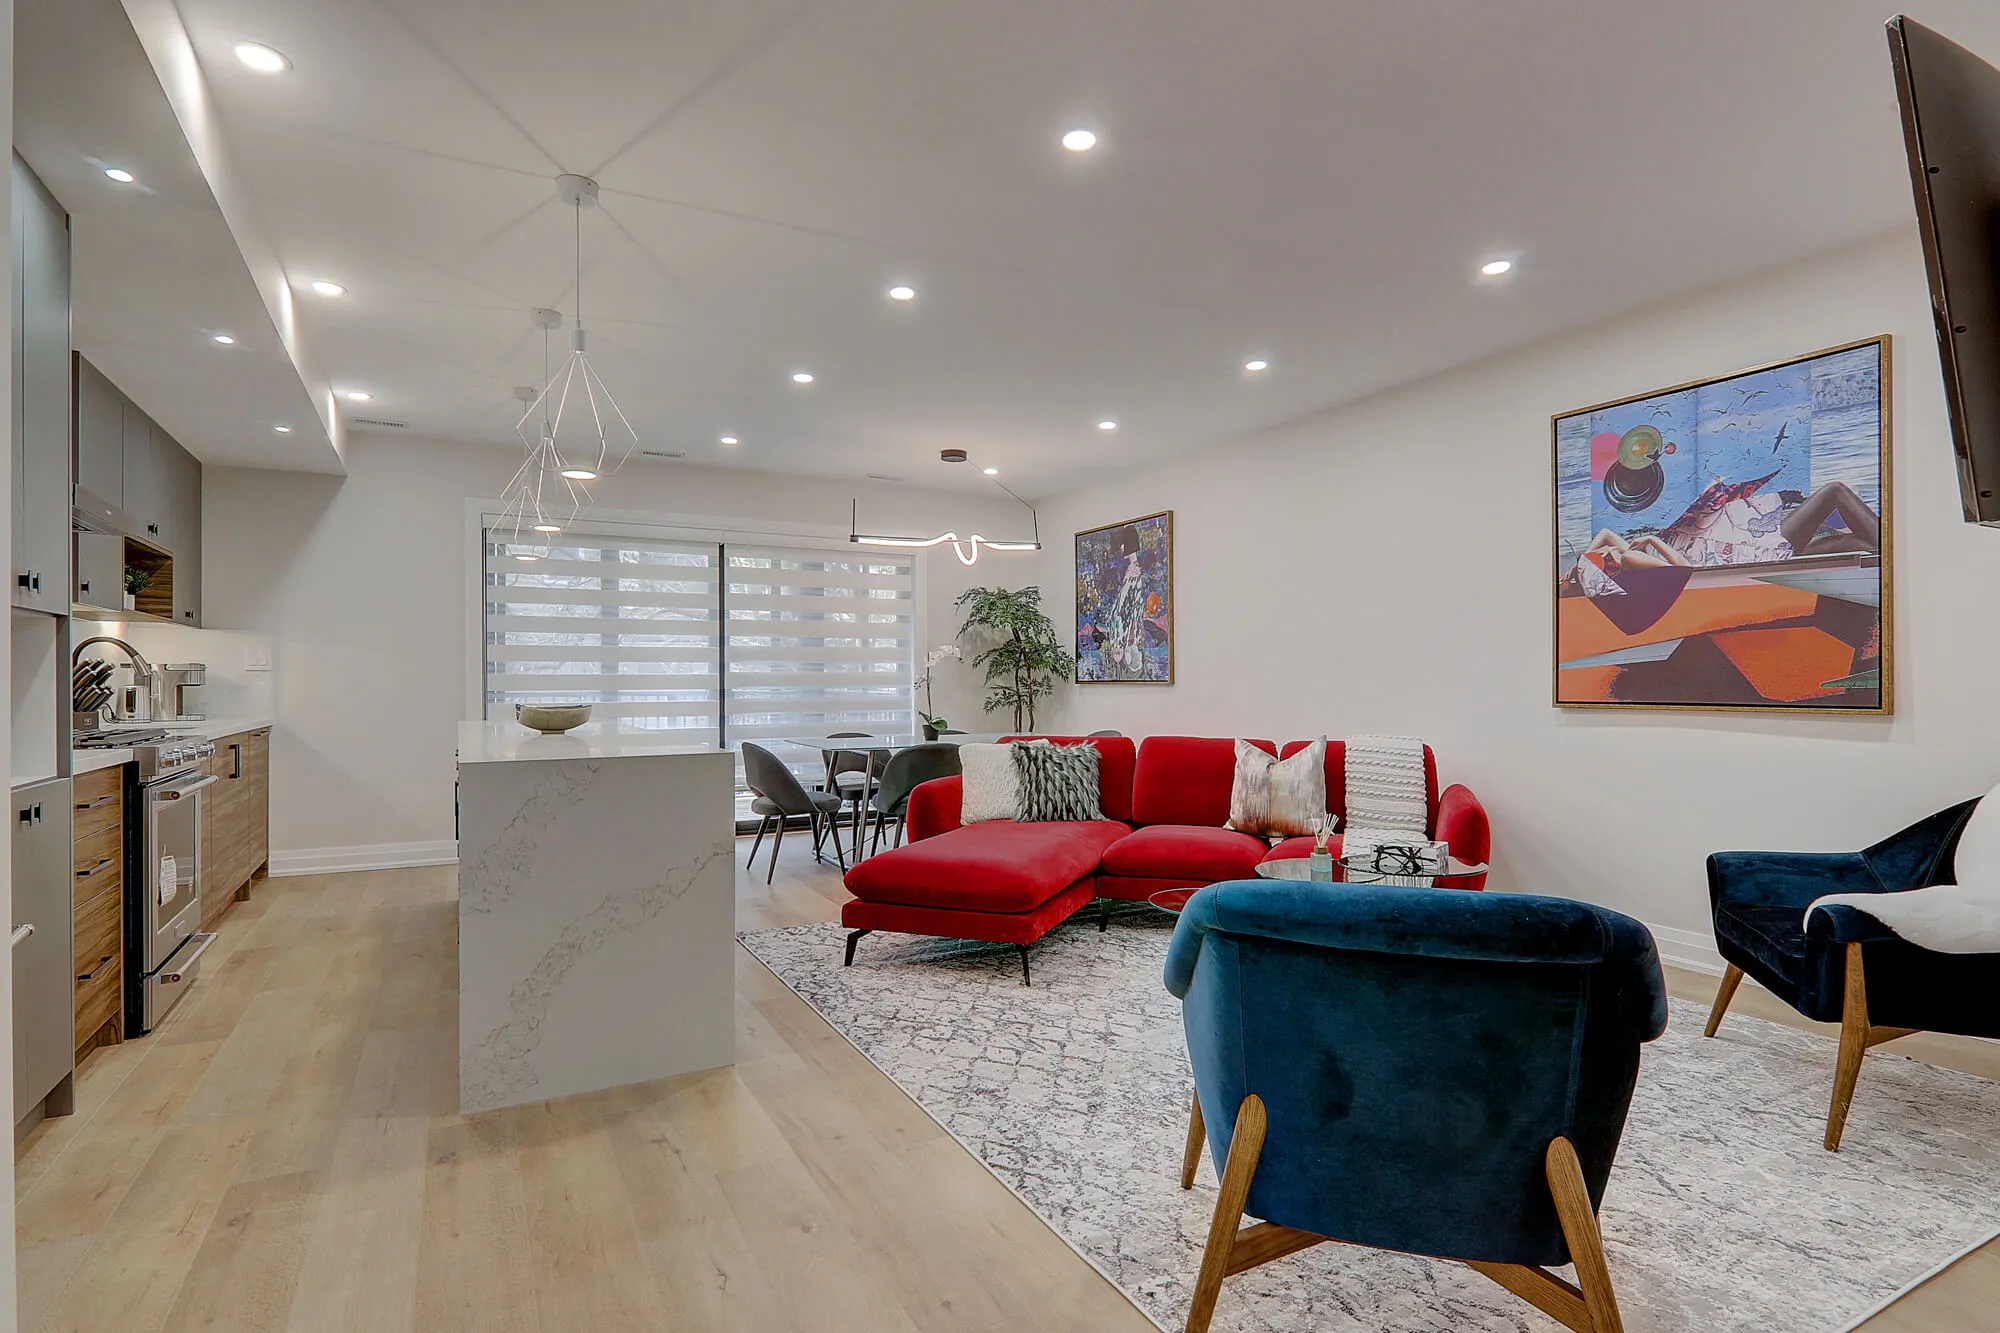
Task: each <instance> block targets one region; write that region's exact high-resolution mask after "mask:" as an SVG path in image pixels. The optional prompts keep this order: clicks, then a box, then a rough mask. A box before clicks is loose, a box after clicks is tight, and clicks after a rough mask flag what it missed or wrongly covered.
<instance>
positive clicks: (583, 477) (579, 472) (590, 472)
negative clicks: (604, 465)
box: [562, 467, 597, 481]
mask: <svg viewBox="0 0 2000 1333" xmlns="http://www.w3.org/2000/svg"><path fill="white" fill-rule="evenodd" d="M562 474H563V475H564V476H565V477H568V478H569V479H570V480H571V481H596V480H597V471H596V469H594V468H587V467H566V468H564V469H563V470H562Z"/></svg>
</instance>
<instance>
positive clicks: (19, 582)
mask: <svg viewBox="0 0 2000 1333" xmlns="http://www.w3.org/2000/svg"><path fill="white" fill-rule="evenodd" d="M14 586H15V587H18V588H25V587H27V586H28V575H26V574H16V575H15V576H14Z"/></svg>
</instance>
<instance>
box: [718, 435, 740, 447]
mask: <svg viewBox="0 0 2000 1333" xmlns="http://www.w3.org/2000/svg"><path fill="white" fill-rule="evenodd" d="M719 443H722V444H726V445H728V446H729V447H730V448H731V449H734V448H735V447H736V446H737V445H739V444H741V443H743V441H741V440H739V439H737V438H736V437H735V436H734V435H725V436H723V437H722V439H721V440H720V441H719Z"/></svg>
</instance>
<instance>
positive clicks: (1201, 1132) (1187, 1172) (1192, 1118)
mask: <svg viewBox="0 0 2000 1333" xmlns="http://www.w3.org/2000/svg"><path fill="white" fill-rule="evenodd" d="M1190 1100H1191V1101H1192V1102H1193V1103H1194V1104H1193V1106H1191V1107H1190V1108H1189V1110H1188V1136H1187V1147H1186V1148H1185V1149H1183V1150H1182V1152H1181V1188H1182V1189H1184V1190H1191V1189H1193V1188H1194V1172H1195V1168H1196V1167H1198V1166H1200V1165H1201V1145H1202V1144H1203V1142H1205V1141H1206V1140H1207V1138H1208V1127H1207V1126H1206V1125H1204V1124H1203V1123H1202V1120H1201V1095H1200V1094H1199V1093H1197V1094H1196V1095H1195V1096H1194V1097H1193V1098H1191V1099H1190Z"/></svg>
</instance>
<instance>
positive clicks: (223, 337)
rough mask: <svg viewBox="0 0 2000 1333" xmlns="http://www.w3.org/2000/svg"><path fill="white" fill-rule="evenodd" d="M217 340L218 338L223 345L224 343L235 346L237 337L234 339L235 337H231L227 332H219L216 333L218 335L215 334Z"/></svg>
mask: <svg viewBox="0 0 2000 1333" xmlns="http://www.w3.org/2000/svg"><path fill="white" fill-rule="evenodd" d="M215 340H216V341H217V342H219V343H221V344H222V345H223V346H224V347H234V346H235V345H236V339H234V338H232V337H230V336H229V335H228V334H226V333H218V334H216V335H215Z"/></svg>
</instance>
